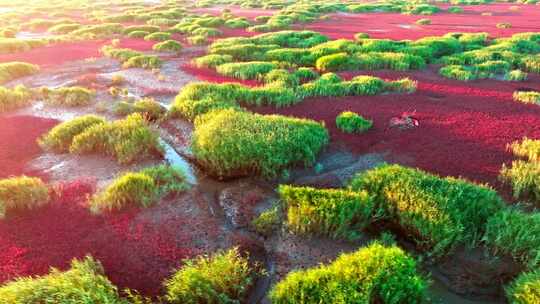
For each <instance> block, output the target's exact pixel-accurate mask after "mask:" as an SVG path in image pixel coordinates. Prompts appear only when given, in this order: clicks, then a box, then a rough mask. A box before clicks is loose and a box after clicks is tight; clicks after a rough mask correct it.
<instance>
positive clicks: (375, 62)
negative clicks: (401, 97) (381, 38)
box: [356, 52, 426, 71]
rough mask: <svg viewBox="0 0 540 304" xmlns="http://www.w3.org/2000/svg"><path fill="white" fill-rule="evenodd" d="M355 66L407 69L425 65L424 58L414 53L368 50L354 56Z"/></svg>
mask: <svg viewBox="0 0 540 304" xmlns="http://www.w3.org/2000/svg"><path fill="white" fill-rule="evenodd" d="M356 60H357V63H356V68H357V69H363V70H379V69H391V70H396V71H407V70H410V69H421V68H424V67H425V66H426V62H425V60H424V59H423V58H422V57H420V56H416V55H411V54H405V53H396V52H370V53H366V54H359V55H357V56H356Z"/></svg>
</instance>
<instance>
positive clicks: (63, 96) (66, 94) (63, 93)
mask: <svg viewBox="0 0 540 304" xmlns="http://www.w3.org/2000/svg"><path fill="white" fill-rule="evenodd" d="M43 93H44V95H45V96H44V97H45V101H46V102H47V103H48V104H51V105H56V106H68V107H78V106H87V105H89V104H90V103H91V102H92V101H93V100H94V98H95V96H96V92H94V91H92V90H89V89H86V88H83V87H63V88H58V89H53V90H49V89H45V90H44V91H43Z"/></svg>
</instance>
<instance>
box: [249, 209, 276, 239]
mask: <svg viewBox="0 0 540 304" xmlns="http://www.w3.org/2000/svg"><path fill="white" fill-rule="evenodd" d="M280 213H281V210H280V207H279V206H278V205H276V206H273V207H271V208H270V209H268V210H266V211H263V212H261V214H259V216H258V217H256V218H255V219H253V221H251V226H252V227H253V229H254V230H255V231H256V232H257V233H259V234H261V235H264V236H270V235H272V233H273V232H274V231H276V230H277V229H278V228H279V226H280V224H281V218H280Z"/></svg>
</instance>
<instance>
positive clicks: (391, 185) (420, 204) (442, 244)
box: [351, 165, 504, 257]
mask: <svg viewBox="0 0 540 304" xmlns="http://www.w3.org/2000/svg"><path fill="white" fill-rule="evenodd" d="M351 189H353V190H358V191H362V190H364V191H367V192H368V193H369V194H371V195H373V196H374V200H375V204H376V205H377V208H379V210H381V212H382V214H383V215H384V218H387V219H388V220H389V221H390V222H392V223H394V224H395V225H399V226H400V227H401V229H403V230H404V231H405V233H406V234H407V235H409V236H410V238H411V239H412V240H413V241H414V242H415V243H416V245H417V246H418V247H419V248H420V249H422V250H424V251H427V253H428V254H429V255H431V256H433V257H440V256H444V255H447V254H448V253H450V252H451V251H452V249H453V248H455V247H456V246H458V245H460V244H465V245H471V246H472V245H474V244H475V243H477V242H478V241H479V240H480V238H481V237H482V235H483V233H484V231H485V226H486V222H487V220H488V218H489V217H490V216H491V215H493V214H494V213H495V212H497V211H499V210H501V209H502V207H503V206H504V203H503V201H502V199H501V198H500V197H499V196H498V194H497V192H495V191H494V190H492V189H491V188H488V187H485V186H480V185H476V184H473V183H470V182H467V181H465V180H462V179H458V178H453V177H446V178H441V177H438V176H436V175H432V174H429V173H426V172H423V171H421V170H417V169H412V168H406V167H402V166H399V165H383V166H380V167H378V168H376V169H373V170H369V171H366V172H364V173H360V174H358V175H357V176H356V177H355V178H354V180H353V181H352V182H351Z"/></svg>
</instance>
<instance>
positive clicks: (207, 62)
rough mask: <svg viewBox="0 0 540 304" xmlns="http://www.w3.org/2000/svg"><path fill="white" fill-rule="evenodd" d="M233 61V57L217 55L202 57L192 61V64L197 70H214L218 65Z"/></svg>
mask: <svg viewBox="0 0 540 304" xmlns="http://www.w3.org/2000/svg"><path fill="white" fill-rule="evenodd" d="M232 61H233V57H232V56H231V55H218V54H210V55H206V56H202V57H197V58H195V59H194V60H193V63H194V64H195V66H197V67H198V68H203V67H204V68H215V67H217V66H218V65H222V64H225V63H229V62H232Z"/></svg>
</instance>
